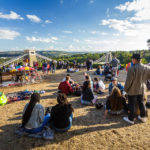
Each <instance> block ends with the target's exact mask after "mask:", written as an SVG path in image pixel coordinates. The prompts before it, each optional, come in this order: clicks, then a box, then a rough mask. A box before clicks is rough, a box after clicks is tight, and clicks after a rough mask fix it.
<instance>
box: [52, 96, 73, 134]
mask: <svg viewBox="0 0 150 150" xmlns="http://www.w3.org/2000/svg"><path fill="white" fill-rule="evenodd" d="M57 102H58V104H56V105H55V106H53V107H52V109H51V117H50V127H51V128H52V129H53V130H55V131H57V132H65V131H68V130H69V129H70V128H71V126H72V119H73V114H72V113H73V111H74V109H73V108H72V105H71V104H70V103H69V102H68V100H67V96H66V95H65V94H63V93H60V94H59V95H58V97H57Z"/></svg>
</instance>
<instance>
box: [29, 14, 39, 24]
mask: <svg viewBox="0 0 150 150" xmlns="http://www.w3.org/2000/svg"><path fill="white" fill-rule="evenodd" d="M26 16H27V18H28V19H30V20H31V21H32V22H35V23H40V22H41V19H40V18H39V17H38V16H36V15H26Z"/></svg>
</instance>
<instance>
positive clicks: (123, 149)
mask: <svg viewBox="0 0 150 150" xmlns="http://www.w3.org/2000/svg"><path fill="white" fill-rule="evenodd" d="M65 74H66V73H65V71H64V70H61V71H57V72H56V74H53V75H49V76H48V79H47V80H46V81H44V82H43V83H39V84H33V85H25V86H23V87H11V88H4V89H2V90H4V92H5V93H6V94H7V93H9V92H16V91H21V90H25V89H29V90H45V91H46V93H45V94H43V95H41V104H42V105H43V106H45V107H52V106H54V105H55V104H56V96H57V87H58V84H59V82H60V81H61V80H62V79H63V77H64V76H65ZM90 74H91V77H92V78H93V77H94V75H92V74H93V72H90ZM125 76H126V74H125V71H122V72H121V73H120V77H119V80H120V81H124V79H125ZM71 77H72V78H73V80H74V81H76V82H79V83H82V82H83V71H82V72H78V73H73V74H71ZM105 83H106V82H105ZM108 83H109V82H107V83H106V86H107V87H108ZM107 93H108V89H106V92H105V94H104V95H103V96H100V95H99V96H98V98H99V101H103V102H104V101H105V98H106V96H107ZM148 94H149V95H150V92H149V93H148ZM68 100H69V101H70V103H71V104H72V105H73V107H74V109H75V111H74V114H73V116H74V118H73V126H72V128H71V129H70V130H69V131H68V132H66V133H56V134H55V139H54V140H53V141H45V140H42V139H34V138H29V137H17V135H15V133H14V132H15V130H16V129H17V127H18V126H19V125H20V123H21V115H22V110H23V108H24V106H25V104H26V103H27V102H28V100H25V101H19V102H14V103H11V104H7V105H5V106H0V150H31V149H32V150H55V149H56V150H97V149H100V150H103V149H104V150H130V149H132V150H134V149H147V150H148V149H150V118H148V120H147V122H146V123H140V122H139V121H136V124H135V125H129V124H127V123H126V122H124V121H123V120H122V117H123V116H124V115H125V114H124V115H121V116H111V115H109V116H108V117H107V119H104V118H103V115H104V108H103V109H100V110H98V109H96V108H95V107H94V106H82V105H81V103H80V98H79V97H73V96H71V97H68Z"/></svg>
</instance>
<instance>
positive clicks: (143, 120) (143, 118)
mask: <svg viewBox="0 0 150 150" xmlns="http://www.w3.org/2000/svg"><path fill="white" fill-rule="evenodd" d="M138 119H139V120H140V121H142V122H143V123H145V122H146V120H147V118H146V117H141V116H138Z"/></svg>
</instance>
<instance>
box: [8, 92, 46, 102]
mask: <svg viewBox="0 0 150 150" xmlns="http://www.w3.org/2000/svg"><path fill="white" fill-rule="evenodd" d="M33 93H39V94H44V93H45V91H29V90H28V89H26V90H25V91H20V92H15V93H8V94H7V95H6V96H7V99H8V103H11V102H15V101H21V100H26V99H30V97H31V95H32V94H33Z"/></svg>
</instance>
